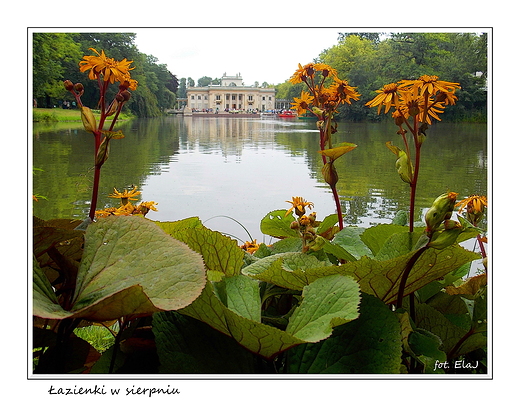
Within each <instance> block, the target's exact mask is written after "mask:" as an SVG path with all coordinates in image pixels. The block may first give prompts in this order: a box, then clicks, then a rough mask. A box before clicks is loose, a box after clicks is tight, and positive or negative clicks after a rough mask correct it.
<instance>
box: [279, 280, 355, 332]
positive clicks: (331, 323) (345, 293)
mask: <svg viewBox="0 0 520 407" xmlns="http://www.w3.org/2000/svg"><path fill="white" fill-rule="evenodd" d="M302 297H303V301H302V303H301V304H300V305H299V307H298V308H296V310H295V311H294V313H293V314H292V315H291V317H290V318H289V324H288V325H287V329H286V331H287V332H288V333H290V334H292V335H294V336H295V337H297V338H299V339H303V340H305V341H306V342H318V341H321V340H322V339H324V338H327V337H328V336H329V335H330V334H331V333H332V328H334V327H335V326H338V325H342V324H344V323H346V322H349V321H351V320H353V319H356V318H357V317H358V315H359V313H358V305H359V299H360V294H359V286H358V285H357V283H356V282H355V281H354V280H353V279H352V278H351V277H347V276H341V275H339V274H336V275H332V276H327V277H323V278H319V279H317V280H316V281H314V282H313V283H311V284H309V285H308V286H306V287H304V289H303V294H302Z"/></svg>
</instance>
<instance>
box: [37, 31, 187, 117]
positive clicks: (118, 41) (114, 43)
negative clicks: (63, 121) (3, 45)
mask: <svg viewBox="0 0 520 407" xmlns="http://www.w3.org/2000/svg"><path fill="white" fill-rule="evenodd" d="M134 40H135V34H132V33H77V34H75V33H34V35H33V43H34V46H33V97H34V99H35V101H36V103H37V105H38V106H39V107H54V106H57V107H58V106H60V104H61V103H62V102H64V101H65V102H71V103H72V102H74V98H73V97H72V96H71V95H70V94H69V93H68V92H67V91H66V90H65V89H64V88H63V80H64V79H70V80H71V81H72V82H74V83H76V82H83V83H84V85H85V92H84V94H83V100H84V102H85V104H86V105H89V106H95V105H96V103H97V97H98V88H97V84H95V83H94V82H89V81H86V80H85V79H86V75H85V74H84V73H81V72H79V71H78V63H77V61H78V60H79V59H81V57H82V56H83V55H88V54H90V53H91V51H89V48H96V49H99V50H105V52H106V53H108V54H110V55H112V56H113V58H115V59H118V60H122V59H123V58H126V59H127V60H130V61H134V65H135V67H136V68H135V70H133V71H132V76H133V78H135V79H136V80H137V81H138V82H139V88H138V89H137V90H136V92H134V93H133V96H132V100H131V101H130V102H129V103H128V104H127V105H126V106H125V109H128V110H129V111H130V112H131V113H133V114H135V115H136V116H139V117H155V116H159V115H160V114H162V111H163V110H164V109H168V108H172V107H174V106H175V102H176V100H177V95H176V92H177V89H178V87H179V82H178V80H177V77H176V76H175V75H173V74H172V73H171V72H170V71H169V70H168V69H167V66H166V65H164V64H158V63H157V58H155V57H154V56H152V55H146V54H143V53H141V52H139V50H138V49H137V47H136V46H135V44H134ZM114 94H115V93H114ZM114 94H110V95H108V96H109V97H113V96H114Z"/></svg>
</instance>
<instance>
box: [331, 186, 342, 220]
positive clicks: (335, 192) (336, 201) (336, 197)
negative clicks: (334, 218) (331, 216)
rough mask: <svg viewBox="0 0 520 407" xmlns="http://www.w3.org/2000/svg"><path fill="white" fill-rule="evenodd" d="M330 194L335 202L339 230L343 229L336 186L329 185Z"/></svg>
mask: <svg viewBox="0 0 520 407" xmlns="http://www.w3.org/2000/svg"><path fill="white" fill-rule="evenodd" d="M331 189H332V195H334V202H335V203H336V211H337V213H338V222H339V230H342V229H343V213H342V211H341V203H340V201H339V195H338V191H337V190H336V187H331Z"/></svg>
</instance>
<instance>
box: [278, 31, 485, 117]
mask: <svg viewBox="0 0 520 407" xmlns="http://www.w3.org/2000/svg"><path fill="white" fill-rule="evenodd" d="M316 61H318V62H323V63H325V64H328V65H330V66H332V67H333V68H334V69H336V70H337V72H338V76H340V77H342V78H345V79H347V80H348V81H349V83H350V84H351V85H352V86H355V87H356V88H357V90H358V92H359V93H361V98H360V103H356V104H352V105H343V106H340V108H339V111H340V114H339V118H348V119H349V120H367V119H368V120H379V119H380V117H377V116H376V115H375V114H374V112H373V111H370V109H367V108H366V107H365V103H366V102H367V101H369V100H370V99H372V98H373V97H374V96H375V92H374V89H379V88H381V87H382V86H383V85H384V84H387V83H391V82H396V81H397V80H400V79H403V78H406V79H417V78H419V76H421V75H436V76H439V77H442V78H443V79H445V80H447V81H450V82H457V83H460V85H461V87H462V89H461V90H460V92H458V94H457V96H458V98H459V100H458V103H457V106H454V107H453V108H452V109H450V111H448V112H446V114H445V116H444V117H445V120H450V121H452V120H461V121H462V120H473V121H485V120H486V114H487V113H486V112H487V110H486V106H487V91H486V80H487V34H485V33H483V34H477V33H392V34H389V35H379V34H378V33H344V34H340V36H339V40H338V44H337V45H335V46H333V47H331V48H329V49H326V50H324V51H323V52H322V53H321V54H320V55H319V56H318V57H317V58H316ZM300 62H301V63H302V64H303V63H305V62H309V61H300ZM295 68H296V66H295ZM276 90H277V94H276V97H277V98H278V99H290V100H292V98H294V97H298V96H299V95H300V93H301V91H302V90H303V86H302V84H301V83H300V84H296V85H294V84H291V83H290V82H289V80H287V81H286V82H284V83H282V84H279V85H277V86H276Z"/></svg>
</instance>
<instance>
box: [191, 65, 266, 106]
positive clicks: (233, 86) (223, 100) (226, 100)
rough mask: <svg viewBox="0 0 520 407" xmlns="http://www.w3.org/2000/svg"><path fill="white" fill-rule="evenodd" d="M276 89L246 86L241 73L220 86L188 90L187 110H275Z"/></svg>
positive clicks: (225, 76) (226, 78) (230, 77)
mask: <svg viewBox="0 0 520 407" xmlns="http://www.w3.org/2000/svg"><path fill="white" fill-rule="evenodd" d="M274 95H275V90H274V88H260V87H255V86H245V85H244V81H243V80H242V76H240V73H239V74H238V75H235V76H227V75H226V74H225V73H224V75H223V76H222V78H221V83H220V85H208V86H204V87H189V88H187V89H186V96H187V99H188V100H187V105H186V106H187V108H188V109H190V110H192V111H213V112H217V111H218V112H226V111H236V110H240V111H246V112H247V111H259V112H265V111H266V110H273V109H275V96H274Z"/></svg>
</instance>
